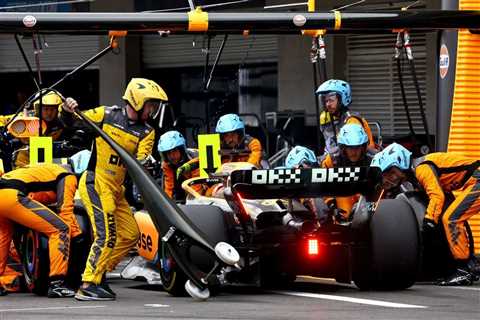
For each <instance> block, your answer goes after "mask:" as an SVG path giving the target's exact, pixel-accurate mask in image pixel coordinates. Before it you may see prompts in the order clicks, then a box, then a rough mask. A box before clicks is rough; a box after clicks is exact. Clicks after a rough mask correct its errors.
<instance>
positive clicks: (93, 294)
mask: <svg viewBox="0 0 480 320" xmlns="http://www.w3.org/2000/svg"><path fill="white" fill-rule="evenodd" d="M123 99H124V100H125V102H126V105H125V106H123V107H119V106H111V107H107V106H100V107H98V108H95V109H91V110H88V111H86V112H85V116H86V117H88V118H89V119H91V120H92V121H93V122H95V123H96V124H98V125H99V126H100V127H101V128H102V129H103V130H104V131H105V132H106V133H107V134H108V135H109V136H110V137H111V138H112V139H113V140H115V142H117V143H118V144H119V145H121V146H122V147H123V148H124V149H125V150H127V151H128V152H130V153H131V154H133V155H136V157H137V159H138V160H139V161H143V160H145V159H146V158H147V157H148V156H149V155H150V154H151V153H152V148H153V144H154V138H155V131H154V130H153V128H152V127H150V126H149V125H148V124H147V123H146V121H147V120H148V119H150V118H152V117H154V116H155V114H156V113H157V112H158V110H159V109H160V103H161V102H162V101H167V100H168V98H167V95H166V93H165V91H163V89H162V88H161V87H160V86H159V85H158V84H157V83H155V82H154V81H152V80H148V79H143V78H133V79H132V80H131V81H130V83H129V84H128V86H127V88H126V90H125V93H124V95H123ZM77 107H78V104H77V102H76V101H75V100H74V99H72V98H67V100H66V101H65V104H64V106H63V111H62V112H61V119H62V120H63V121H64V122H65V124H67V125H69V124H72V125H73V124H74V121H73V120H74V119H75V118H74V117H73V115H72V112H73V111H74V110H75V109H76V108H77ZM76 120H77V121H75V122H76V123H77V124H79V123H82V121H81V119H78V118H77V119H76ZM125 174H126V168H125V166H124V165H123V164H122V161H121V159H120V157H119V156H118V154H117V153H116V152H115V151H114V150H113V149H112V148H111V147H110V146H109V145H108V144H107V143H106V142H105V141H104V140H103V139H102V138H101V137H97V138H96V139H95V143H94V145H93V150H92V155H91V158H90V161H89V165H88V169H87V171H85V172H84V173H83V175H82V177H81V179H80V183H79V192H80V196H81V198H82V201H83V203H84V205H85V208H86V210H87V212H88V215H89V218H90V222H91V223H92V226H93V234H94V241H93V244H92V247H91V248H90V254H89V257H88V260H87V263H86V268H85V272H84V273H83V278H82V280H83V285H82V286H81V288H80V289H79V290H78V291H77V294H76V295H75V298H76V299H78V300H86V301H88V300H114V299H115V297H116V296H115V293H114V292H113V291H112V290H111V289H110V287H109V286H108V285H107V284H106V282H105V273H106V272H107V271H111V270H113V269H114V268H115V266H116V265H117V263H118V262H119V261H120V260H121V259H122V258H123V257H124V256H125V255H126V254H127V253H128V251H129V250H130V249H131V248H133V247H135V245H136V243H137V240H138V236H139V230H138V226H137V223H136V221H135V219H134V217H133V214H132V212H131V209H130V206H129V205H128V203H127V200H126V199H125V195H124V192H125V188H124V186H123V183H124V180H125Z"/></svg>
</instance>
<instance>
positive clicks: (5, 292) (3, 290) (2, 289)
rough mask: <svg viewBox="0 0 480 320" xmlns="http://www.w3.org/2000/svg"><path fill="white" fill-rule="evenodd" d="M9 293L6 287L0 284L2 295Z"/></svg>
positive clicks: (0, 294)
mask: <svg viewBox="0 0 480 320" xmlns="http://www.w3.org/2000/svg"><path fill="white" fill-rule="evenodd" d="M7 294H8V291H7V289H5V288H4V287H3V286H1V285H0V297H1V296H6V295H7Z"/></svg>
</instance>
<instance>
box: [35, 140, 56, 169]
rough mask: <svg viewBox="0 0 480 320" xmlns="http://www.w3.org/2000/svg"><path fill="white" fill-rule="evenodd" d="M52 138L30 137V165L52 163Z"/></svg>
mask: <svg viewBox="0 0 480 320" xmlns="http://www.w3.org/2000/svg"><path fill="white" fill-rule="evenodd" d="M52 160H53V141H52V137H30V164H37V163H52Z"/></svg>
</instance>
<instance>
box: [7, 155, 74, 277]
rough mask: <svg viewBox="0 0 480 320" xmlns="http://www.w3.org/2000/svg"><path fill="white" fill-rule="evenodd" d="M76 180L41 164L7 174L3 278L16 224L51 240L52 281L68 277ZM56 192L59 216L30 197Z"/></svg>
mask: <svg viewBox="0 0 480 320" xmlns="http://www.w3.org/2000/svg"><path fill="white" fill-rule="evenodd" d="M76 187H77V179H76V177H75V176H74V175H73V174H72V173H70V172H68V171H67V170H66V169H64V168H63V167H61V166H60V165H57V164H38V165H33V166H27V167H24V168H20V169H16V170H13V171H10V172H8V173H7V174H5V175H3V176H2V177H1V178H0V198H1V199H2V201H1V202H0V231H1V232H0V274H2V273H3V271H4V269H5V264H6V261H7V257H8V254H9V249H10V242H11V240H12V235H13V223H18V224H20V225H24V226H26V227H28V228H30V229H33V230H36V231H39V232H42V233H44V234H45V235H47V237H48V238H49V241H48V243H49V257H50V277H55V276H64V275H65V274H66V273H67V267H68V257H69V250H70V235H71V230H70V227H69V226H72V229H74V230H76V231H75V232H76V234H78V233H79V232H80V231H79V228H78V224H77V222H76V220H75V217H74V215H73V198H74V195H75V191H76ZM42 192H55V193H56V199H57V207H58V211H59V215H57V214H56V213H54V212H53V211H51V210H50V209H49V208H47V207H46V206H44V205H43V204H41V203H40V202H38V201H36V200H33V199H34V198H35V196H34V195H33V196H32V197H29V196H28V195H29V194H31V193H42Z"/></svg>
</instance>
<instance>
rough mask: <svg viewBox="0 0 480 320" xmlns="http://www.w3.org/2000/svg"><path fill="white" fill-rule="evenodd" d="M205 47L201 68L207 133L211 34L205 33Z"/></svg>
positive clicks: (208, 131)
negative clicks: (203, 63)
mask: <svg viewBox="0 0 480 320" xmlns="http://www.w3.org/2000/svg"><path fill="white" fill-rule="evenodd" d="M207 38H208V40H207V48H206V52H205V66H204V68H203V94H204V98H205V120H206V121H205V122H206V126H207V127H206V130H207V133H210V114H209V110H208V109H209V100H210V97H209V90H208V88H207V76H208V64H209V60H210V44H211V41H212V36H211V35H207Z"/></svg>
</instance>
